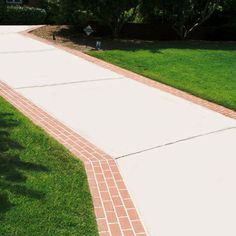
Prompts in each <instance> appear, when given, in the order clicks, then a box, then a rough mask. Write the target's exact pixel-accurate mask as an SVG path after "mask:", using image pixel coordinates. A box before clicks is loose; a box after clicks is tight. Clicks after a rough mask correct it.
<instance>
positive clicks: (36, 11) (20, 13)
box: [3, 6, 47, 25]
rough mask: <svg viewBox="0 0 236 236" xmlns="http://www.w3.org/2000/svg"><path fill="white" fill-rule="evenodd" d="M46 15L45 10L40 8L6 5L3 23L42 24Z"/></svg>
mask: <svg viewBox="0 0 236 236" xmlns="http://www.w3.org/2000/svg"><path fill="white" fill-rule="evenodd" d="M46 15H47V14H46V11H45V10H44V9H41V8H34V7H25V6H24V7H22V6H7V9H6V14H5V17H4V19H3V23H4V24H14V25H21V24H25V25H34V24H43V23H44V22H45V18H46Z"/></svg>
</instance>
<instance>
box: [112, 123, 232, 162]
mask: <svg viewBox="0 0 236 236" xmlns="http://www.w3.org/2000/svg"><path fill="white" fill-rule="evenodd" d="M232 129H236V127H229V128H225V129H220V130H216V131H212V132H209V133H204V134H199V135H196V136H191V137H188V138H184V139H180V140H177V141H174V142H170V143H165V144H162V145H158V146H155V147H151V148H147V149H144V150H140V151H137V152H133V153H129V154H126V155H123V156H119V157H115V160H119V159H122V158H125V157H128V156H133V155H136V154H140V153H144V152H148V151H151V150H154V149H158V148H163V147H166V146H170V145H174V144H177V143H181V142H185V141H188V140H192V139H196V138H200V137H204V136H208V135H212V134H216V133H221V132H224V131H228V130H232Z"/></svg>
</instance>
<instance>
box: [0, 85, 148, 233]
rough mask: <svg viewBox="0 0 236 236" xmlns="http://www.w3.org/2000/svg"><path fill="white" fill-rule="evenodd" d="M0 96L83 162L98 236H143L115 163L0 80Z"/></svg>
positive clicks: (140, 224) (137, 217) (136, 214)
mask: <svg viewBox="0 0 236 236" xmlns="http://www.w3.org/2000/svg"><path fill="white" fill-rule="evenodd" d="M0 96H2V97H3V98H5V99H6V100H7V101H8V102H10V103H11V104H12V105H13V106H14V107H16V108H17V109H18V110H19V111H21V112H22V113H23V114H24V115H26V116H27V117H28V118H29V119H30V120H32V121H33V122H34V123H35V124H36V125H38V126H40V127H41V128H43V129H44V130H45V131H46V132H47V133H48V134H50V135H51V136H52V137H53V138H55V139H56V140H57V141H58V142H60V143H61V144H63V145H64V146H65V147H66V148H67V149H69V150H70V151H71V152H72V154H74V155H75V156H76V157H78V158H79V159H80V160H82V161H83V163H84V166H85V169H86V173H87V178H88V183H89V188H90V191H91V195H92V199H93V204H94V211H95V215H96V220H97V225H98V231H99V235H100V236H134V235H137V236H146V235H147V234H146V233H145V229H144V227H143V224H142V222H141V220H140V218H139V215H138V213H137V210H136V209H135V206H134V204H133V202H132V199H131V197H130V194H129V192H128V190H127V188H126V186H125V183H124V181H123V179H122V176H121V174H120V172H119V169H118V166H117V164H116V162H115V161H114V160H113V159H112V157H110V156H109V155H107V154H106V153H104V152H103V151H102V150H100V149H99V148H97V147H96V146H94V145H93V144H92V143H90V142H89V141H87V140H86V139H84V138H83V137H81V136H80V135H78V134H77V133H75V132H74V131H73V130H71V129H69V128H68V127H66V126H65V125H63V124H62V123H60V122H59V121H57V120H56V119H54V118H53V117H52V116H50V115H49V114H47V113H46V112H44V111H43V110H42V109H40V108H39V107H37V106H36V105H34V104H33V103H32V102H30V101H29V100H28V99H26V98H25V97H23V96H21V95H20V94H19V93H17V92H16V91H14V90H13V89H12V88H11V87H9V86H8V85H6V84H5V83H3V82H1V81H0Z"/></svg>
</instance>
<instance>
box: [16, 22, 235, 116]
mask: <svg viewBox="0 0 236 236" xmlns="http://www.w3.org/2000/svg"><path fill="white" fill-rule="evenodd" d="M40 27H42V25H40V26H36V27H33V28H31V29H28V30H26V31H23V32H20V34H21V35H24V36H26V37H29V38H32V39H35V40H37V41H40V42H43V43H46V44H49V45H52V46H54V47H56V48H59V49H62V50H64V51H67V52H69V53H71V54H73V55H75V56H78V57H80V58H83V59H85V60H87V61H89V62H92V63H94V64H97V65H99V66H101V67H103V68H106V69H109V70H111V71H113V72H116V73H118V74H120V75H122V76H125V77H127V78H130V79H133V80H136V81H138V82H141V83H143V84H145V85H147V86H150V87H152V88H156V89H159V90H162V91H164V92H167V93H170V94H172V95H174V96H177V97H180V98H183V99H185V100H187V101H190V102H192V103H195V104H197V105H200V106H203V107H205V108H208V109H210V110H213V111H215V112H218V113H220V114H222V115H224V116H227V117H230V118H233V119H236V111H233V110H231V109H228V108H226V107H223V106H221V105H218V104H216V103H213V102H210V101H207V100H205V99H202V98H199V97H196V96H194V95H191V94H189V93H187V92H183V91H181V90H179V89H176V88H173V87H171V86H169V85H165V84H162V83H160V82H157V81H154V80H151V79H149V78H147V77H144V76H142V75H139V74H136V73H134V72H131V71H128V70H126V69H123V68H120V67H118V66H115V65H113V64H110V63H108V62H105V61H102V60H100V59H97V58H95V57H92V56H89V55H87V54H85V53H83V52H81V51H78V50H75V49H71V48H68V47H64V46H62V45H60V44H57V43H54V42H52V41H49V40H47V39H44V38H40V37H38V36H36V35H34V34H32V33H30V32H31V31H33V30H34V29H36V28H40Z"/></svg>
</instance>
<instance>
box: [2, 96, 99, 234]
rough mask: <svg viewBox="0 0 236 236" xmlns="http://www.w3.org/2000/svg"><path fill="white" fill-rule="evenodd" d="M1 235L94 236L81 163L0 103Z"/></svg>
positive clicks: (19, 115) (92, 218)
mask: <svg viewBox="0 0 236 236" xmlns="http://www.w3.org/2000/svg"><path fill="white" fill-rule="evenodd" d="M0 235H1V236H10V235H12V236H21V235H22V236H37V235H42V236H48V235H52V236H60V235H61V236H66V235H68V236H69V235H76V236H78V235H81V236H96V235H98V232H97V225H96V220H95V216H94V212H93V204H92V200H91V195H90V192H89V188H88V183H87V178H86V173H85V170H84V166H83V164H82V162H81V161H79V160H77V159H75V158H74V157H73V156H72V155H71V154H70V153H69V152H68V151H67V150H66V149H65V148H63V146H62V145H60V144H58V143H57V142H56V141H55V140H54V139H52V138H50V137H49V136H48V135H46V134H45V133H44V131H42V130H41V129H40V128H38V127H37V126H35V125H33V124H32V123H31V122H30V121H29V120H28V119H27V118H25V117H24V116H23V115H22V114H20V113H19V112H18V111H17V110H16V109H14V108H13V107H12V106H11V105H9V104H8V103H7V102H6V101H4V100H3V99H2V98H1V97H0Z"/></svg>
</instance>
